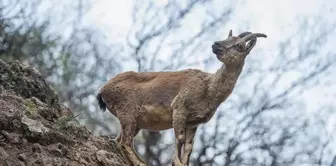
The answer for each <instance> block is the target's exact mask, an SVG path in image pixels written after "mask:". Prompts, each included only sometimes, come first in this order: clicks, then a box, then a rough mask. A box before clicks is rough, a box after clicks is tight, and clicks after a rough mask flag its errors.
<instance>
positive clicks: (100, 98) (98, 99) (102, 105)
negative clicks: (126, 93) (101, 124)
mask: <svg viewBox="0 0 336 166" xmlns="http://www.w3.org/2000/svg"><path fill="white" fill-rule="evenodd" d="M96 100H97V101H98V104H99V107H100V109H101V110H102V111H103V112H105V111H106V104H105V102H104V101H103V98H102V96H101V94H100V93H98V94H97V96H96Z"/></svg>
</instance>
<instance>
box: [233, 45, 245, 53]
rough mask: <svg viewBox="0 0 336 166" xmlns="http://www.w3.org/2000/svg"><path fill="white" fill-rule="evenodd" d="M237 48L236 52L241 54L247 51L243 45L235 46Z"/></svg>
mask: <svg viewBox="0 0 336 166" xmlns="http://www.w3.org/2000/svg"><path fill="white" fill-rule="evenodd" d="M235 48H236V50H237V51H239V52H244V51H245V50H244V46H243V45H242V44H236V45H235Z"/></svg>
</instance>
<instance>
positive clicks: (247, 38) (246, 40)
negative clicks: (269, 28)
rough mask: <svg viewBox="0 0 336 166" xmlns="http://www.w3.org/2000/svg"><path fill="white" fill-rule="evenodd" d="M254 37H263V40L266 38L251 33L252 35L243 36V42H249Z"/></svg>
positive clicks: (261, 34) (260, 34)
mask: <svg viewBox="0 0 336 166" xmlns="http://www.w3.org/2000/svg"><path fill="white" fill-rule="evenodd" d="M254 37H264V38H266V37H267V35H265V34H263V33H252V34H249V35H247V36H244V37H243V40H245V42H248V41H250V40H251V39H252V38H254Z"/></svg>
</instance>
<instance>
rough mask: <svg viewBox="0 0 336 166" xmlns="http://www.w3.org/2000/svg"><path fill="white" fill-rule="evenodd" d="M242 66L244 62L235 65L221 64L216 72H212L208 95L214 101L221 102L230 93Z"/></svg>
mask: <svg viewBox="0 0 336 166" xmlns="http://www.w3.org/2000/svg"><path fill="white" fill-rule="evenodd" d="M243 66H244V63H241V64H235V65H225V64H223V65H222V66H221V67H220V68H219V69H218V70H217V71H216V73H214V74H212V76H211V81H210V85H209V96H210V98H212V100H213V101H214V102H215V103H217V104H219V103H221V102H223V100H225V99H226V98H227V97H228V96H229V95H230V94H231V92H232V90H233V88H234V86H235V84H236V82H237V80H238V77H239V75H240V73H241V71H242V69H243Z"/></svg>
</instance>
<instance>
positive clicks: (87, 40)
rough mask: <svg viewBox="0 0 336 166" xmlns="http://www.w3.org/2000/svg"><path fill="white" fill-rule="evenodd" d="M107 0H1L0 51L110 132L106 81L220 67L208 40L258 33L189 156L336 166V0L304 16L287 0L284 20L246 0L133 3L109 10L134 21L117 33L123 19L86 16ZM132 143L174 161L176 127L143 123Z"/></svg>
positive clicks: (206, 161) (222, 161) (156, 158)
mask: <svg viewBox="0 0 336 166" xmlns="http://www.w3.org/2000/svg"><path fill="white" fill-rule="evenodd" d="M310 2H315V1H310ZM104 3H106V4H105V5H108V2H107V1H91V0H75V1H66V0H60V1H58V2H56V1H51V0H49V1H47V0H44V1H42V0H30V1H28V0H20V1H19V0H4V1H1V2H0V58H1V59H5V60H6V61H13V60H19V61H21V62H22V63H25V64H30V65H33V66H35V67H36V68H37V69H38V70H39V71H40V72H41V73H42V74H43V75H44V76H45V77H46V79H47V80H48V81H49V82H50V84H51V85H52V86H53V88H54V89H55V91H56V92H57V93H58V95H59V96H60V98H61V101H62V102H63V103H64V104H65V105H67V106H68V107H70V108H71V110H72V111H73V112H74V114H75V115H79V114H80V116H78V120H79V121H80V122H81V123H82V124H84V125H86V126H87V127H88V129H89V130H91V131H92V133H93V134H96V135H99V134H108V135H112V136H115V135H116V134H117V133H118V132H119V124H118V121H117V120H116V119H115V118H114V117H113V116H112V115H111V114H110V113H109V112H105V113H104V114H103V113H102V112H100V111H99V110H98V108H97V106H96V101H95V94H96V92H97V90H98V88H99V87H100V86H101V85H102V84H104V82H105V81H107V80H108V79H110V78H111V77H113V76H114V75H115V74H117V73H119V72H123V71H126V70H134V71H163V70H180V69H185V68H198V69H202V70H205V71H208V72H214V71H215V70H216V69H217V68H218V67H219V66H220V65H221V64H220V63H219V62H218V61H217V60H216V58H215V56H213V55H212V53H211V47H210V45H211V44H212V42H213V41H216V40H222V39H223V38H225V37H226V36H227V33H228V31H229V30H230V29H233V32H234V34H238V33H241V32H243V31H247V30H248V31H254V32H263V33H266V34H267V35H268V38H267V39H264V40H259V41H258V44H257V46H256V48H255V49H254V50H253V51H252V52H251V55H250V56H249V57H248V58H247V60H246V65H245V68H244V71H243V73H242V75H241V77H240V78H239V81H238V84H237V87H236V88H235V90H234V92H233V94H232V95H231V96H230V97H229V99H228V100H227V101H226V102H225V103H224V104H222V106H221V107H220V109H219V110H218V112H217V113H216V114H215V116H214V117H213V119H212V120H211V121H210V122H209V123H207V124H205V125H202V126H201V127H200V128H199V130H198V131H197V133H196V138H195V139H196V140H195V141H196V142H195V147H194V152H193V154H192V159H191V163H192V165H195V166H198V165H226V166H236V165H237V166H238V165H239V166H240V165H265V166H266V165H267V166H276V165H295V166H296V165H316V166H322V165H326V166H327V165H328V166H332V165H336V151H335V150H334V148H333V147H335V140H334V139H335V137H334V136H335V134H334V132H335V128H334V127H335V126H334V125H335V123H334V121H335V120H334V119H335V103H334V102H333V101H334V99H335V98H336V96H335V94H336V93H335V92H336V87H335V86H334V85H333V80H334V79H333V77H334V75H333V74H332V73H333V72H334V71H335V69H336V68H335V60H336V56H335V53H336V51H335V50H334V49H333V43H335V37H336V32H335V23H336V20H335V19H333V17H332V15H333V14H335V13H334V10H333V8H330V6H335V5H333V4H332V3H334V2H332V1H325V4H322V5H321V7H320V8H319V7H318V6H316V7H315V8H316V12H315V13H314V12H312V11H310V13H309V14H307V13H305V12H303V13H300V12H299V10H296V8H295V7H294V8H291V7H288V5H285V6H286V9H288V11H289V12H288V13H292V14H293V15H290V17H288V19H292V20H287V22H286V23H287V24H282V22H284V21H282V22H281V20H280V19H277V18H276V15H272V14H271V13H267V12H269V11H270V10H271V9H266V8H265V7H263V6H262V5H259V6H254V4H252V3H251V2H245V1H228V2H225V4H223V2H222V1H216V0H183V1H144V0H137V1H128V2H124V3H129V5H128V7H129V8H127V9H125V10H126V13H127V15H126V16H121V15H120V16H114V17H113V18H115V17H122V18H125V19H127V21H126V22H128V24H127V25H129V26H127V31H126V32H127V33H118V30H120V28H117V27H118V25H119V24H121V23H120V22H114V23H113V25H114V26H112V27H105V28H102V27H104V23H103V25H101V22H99V21H96V22H95V21H92V20H100V19H101V20H104V19H103V18H100V17H98V16H95V17H94V16H92V14H91V15H90V13H94V11H92V10H96V11H97V10H98V11H99V10H100V9H99V6H102V5H101V4H104ZM120 3H121V2H120ZM285 3H286V2H284V4H285ZM297 3H299V2H297ZM113 4H114V5H117V4H118V3H116V2H115V3H113ZM260 4H261V2H260ZM305 5H306V6H305ZM305 5H303V6H301V7H302V8H307V10H310V8H309V3H308V2H307V3H306V4H305ZM292 6H295V4H292ZM310 6H311V5H310ZM118 7H119V6H118ZM118 7H114V8H118ZM121 7H122V5H121V6H120V7H119V8H121ZM111 8H112V9H114V8H113V7H111ZM248 8H250V9H253V10H252V12H251V11H248V10H247V9H248ZM274 8H281V5H279V2H276V3H274ZM261 9H262V10H261ZM102 11H103V9H102ZM259 11H264V12H266V13H265V15H266V14H268V16H269V17H270V19H271V20H276V22H275V24H276V25H277V26H278V28H274V27H275V26H273V27H272V26H270V27H265V26H264V27H263V26H261V25H264V24H262V22H263V21H265V20H263V19H266V18H267V17H266V16H265V18H260V19H259V18H258V19H256V18H255V17H254V16H253V13H256V14H258V13H260V12H259ZM121 13H125V12H124V11H123V12H121ZM259 15H260V14H259ZM92 17H93V18H94V19H92ZM111 17H112V16H111ZM109 21H111V22H113V21H115V20H109ZM98 23H99V25H98ZM111 34H117V35H111ZM135 143H136V147H137V150H138V152H139V153H140V154H141V155H142V156H143V158H144V159H145V160H146V161H147V162H148V163H150V165H169V164H170V160H171V154H172V150H173V147H174V145H173V143H174V137H173V132H172V130H167V131H162V132H150V131H142V132H140V134H139V135H138V136H137V139H136V141H135Z"/></svg>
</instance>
